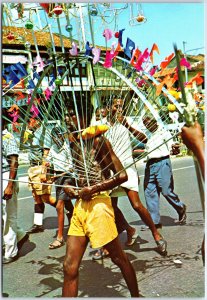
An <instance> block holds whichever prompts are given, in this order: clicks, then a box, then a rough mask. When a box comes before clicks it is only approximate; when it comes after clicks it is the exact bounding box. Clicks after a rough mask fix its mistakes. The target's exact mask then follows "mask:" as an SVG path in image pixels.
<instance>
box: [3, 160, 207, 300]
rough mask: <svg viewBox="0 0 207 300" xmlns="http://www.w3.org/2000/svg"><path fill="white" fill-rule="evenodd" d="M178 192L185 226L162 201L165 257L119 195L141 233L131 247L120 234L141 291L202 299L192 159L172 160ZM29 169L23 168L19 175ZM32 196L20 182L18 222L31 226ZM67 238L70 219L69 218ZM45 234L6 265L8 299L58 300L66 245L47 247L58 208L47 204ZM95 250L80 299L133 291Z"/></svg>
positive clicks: (87, 260)
mask: <svg viewBox="0 0 207 300" xmlns="http://www.w3.org/2000/svg"><path fill="white" fill-rule="evenodd" d="M172 164H173V170H174V180H175V192H176V193H177V194H178V195H179V197H180V199H181V200H182V201H183V202H184V203H185V204H186V205H187V224H186V225H184V226H179V225H175V224H174V220H175V219H176V218H177V214H176V212H175V211H174V209H173V208H172V207H171V206H170V205H169V204H168V203H167V201H166V200H165V199H164V198H161V201H160V211H161V215H162V223H163V225H164V227H163V230H162V234H163V235H164V237H165V239H166V240H167V241H168V255H167V257H161V256H160V255H159V254H158V253H157V252H156V251H155V248H156V245H155V242H154V240H153V238H152V235H151V233H150V231H149V230H147V231H141V230H140V228H141V225H143V223H142V221H141V220H140V217H139V216H137V214H136V213H135V212H134V211H133V209H132V208H131V206H130V204H129V202H128V200H127V198H126V197H121V198H120V200H119V206H120V208H121V209H122V211H123V212H124V214H125V216H126V218H127V220H128V221H129V222H130V224H131V225H133V226H135V227H136V228H137V230H138V233H139V237H138V239H137V241H136V243H135V244H134V245H133V246H131V247H126V246H125V245H124V242H125V240H126V234H125V233H123V234H121V236H120V239H121V242H122V245H123V248H124V250H125V251H126V252H127V254H128V256H129V259H130V260H131V262H132V264H133V266H134V268H135V270H136V275H137V279H138V282H139V289H140V293H141V294H142V295H143V297H145V298H154V297H165V298H166V297H167V298H171V297H174V298H184V297H185V298H197V297H199V298H201V297H202V298H204V285H205V278H204V267H203V263H202V258H201V254H200V251H199V249H200V246H201V242H202V239H203V233H204V219H203V212H202V208H201V203H200V196H199V190H198V185H197V178H196V173H195V169H194V163H193V160H192V158H190V157H184V158H182V157H179V158H175V159H172ZM144 166H145V164H144V163H139V164H138V169H139V174H140V179H141V183H140V197H141V199H142V200H143V203H145V201H144V197H143V173H144ZM25 171H26V168H25V167H23V166H21V167H20V169H19V174H20V178H22V176H25V175H22V174H23V173H24V172H25ZM33 205H34V203H33V200H32V197H31V192H30V191H28V189H27V185H26V184H25V183H20V192H19V199H18V212H19V224H20V225H21V226H22V227H23V228H24V229H27V228H28V227H30V226H31V225H32V224H33ZM65 223H66V225H65V237H66V235H67V227H68V226H67V221H66V222H65ZM44 227H45V231H44V232H43V233H38V234H33V235H30V241H28V242H27V243H25V245H24V246H23V248H22V249H21V251H20V258H19V259H18V260H17V261H15V262H13V263H11V264H8V265H5V266H3V268H2V292H3V293H4V294H3V295H4V296H5V297H11V298H13V297H18V298H23V297H26V298H33V297H45V298H54V297H57V298H58V297H60V296H61V288H62V282H63V273H62V262H63V258H64V255H65V246H63V247H61V248H59V249H56V250H49V249H48V245H49V243H50V242H51V241H52V240H53V238H54V237H55V234H56V230H57V218H56V211H55V209H54V208H52V207H50V206H48V205H47V206H46V209H45V216H44ZM93 252H94V250H92V249H91V248H90V247H88V248H87V250H86V253H85V255H84V258H83V261H82V264H81V268H80V284H79V296H80V297H129V292H128V290H127V288H126V284H125V282H124V280H123V278H122V275H121V273H120V271H119V269H118V268H117V267H116V266H115V265H113V264H112V263H111V261H110V259H109V258H106V259H104V260H103V261H96V262H94V261H92V259H91V255H92V253H93ZM175 259H179V260H180V261H181V262H182V266H181V267H180V268H177V267H176V265H175V264H174V260H175Z"/></svg>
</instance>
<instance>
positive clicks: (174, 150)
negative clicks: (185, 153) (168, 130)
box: [170, 144, 180, 155]
mask: <svg viewBox="0 0 207 300" xmlns="http://www.w3.org/2000/svg"><path fill="white" fill-rule="evenodd" d="M179 153H180V144H173V145H172V150H171V152H170V154H171V155H178V154H179Z"/></svg>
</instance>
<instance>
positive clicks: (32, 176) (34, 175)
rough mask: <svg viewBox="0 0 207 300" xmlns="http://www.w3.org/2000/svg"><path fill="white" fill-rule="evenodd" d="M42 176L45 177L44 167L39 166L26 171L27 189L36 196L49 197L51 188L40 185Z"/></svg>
mask: <svg viewBox="0 0 207 300" xmlns="http://www.w3.org/2000/svg"><path fill="white" fill-rule="evenodd" d="M42 176H46V173H45V167H44V166H42V165H40V166H34V167H30V168H29V169H28V181H29V184H28V187H29V189H30V190H32V191H35V193H36V194H37V195H45V194H48V195H50V194H51V190H52V186H51V185H45V184H42V183H41V178H42ZM32 182H35V183H32Z"/></svg>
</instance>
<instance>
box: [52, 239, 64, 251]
mask: <svg viewBox="0 0 207 300" xmlns="http://www.w3.org/2000/svg"><path fill="white" fill-rule="evenodd" d="M64 244H65V242H64V240H63V239H61V240H59V239H56V240H54V241H53V242H52V243H50V244H49V249H57V248H60V247H62V246H63V245H64Z"/></svg>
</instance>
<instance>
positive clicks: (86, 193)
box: [78, 186, 93, 201]
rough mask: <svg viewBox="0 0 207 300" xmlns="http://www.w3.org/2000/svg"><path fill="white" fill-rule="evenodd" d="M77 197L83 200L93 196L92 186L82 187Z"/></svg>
mask: <svg viewBox="0 0 207 300" xmlns="http://www.w3.org/2000/svg"><path fill="white" fill-rule="evenodd" d="M78 194H79V197H80V198H81V199H83V200H85V201H89V200H91V198H92V196H93V192H92V187H90V186H88V187H84V188H82V189H81V190H80V191H79V193H78Z"/></svg>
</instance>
